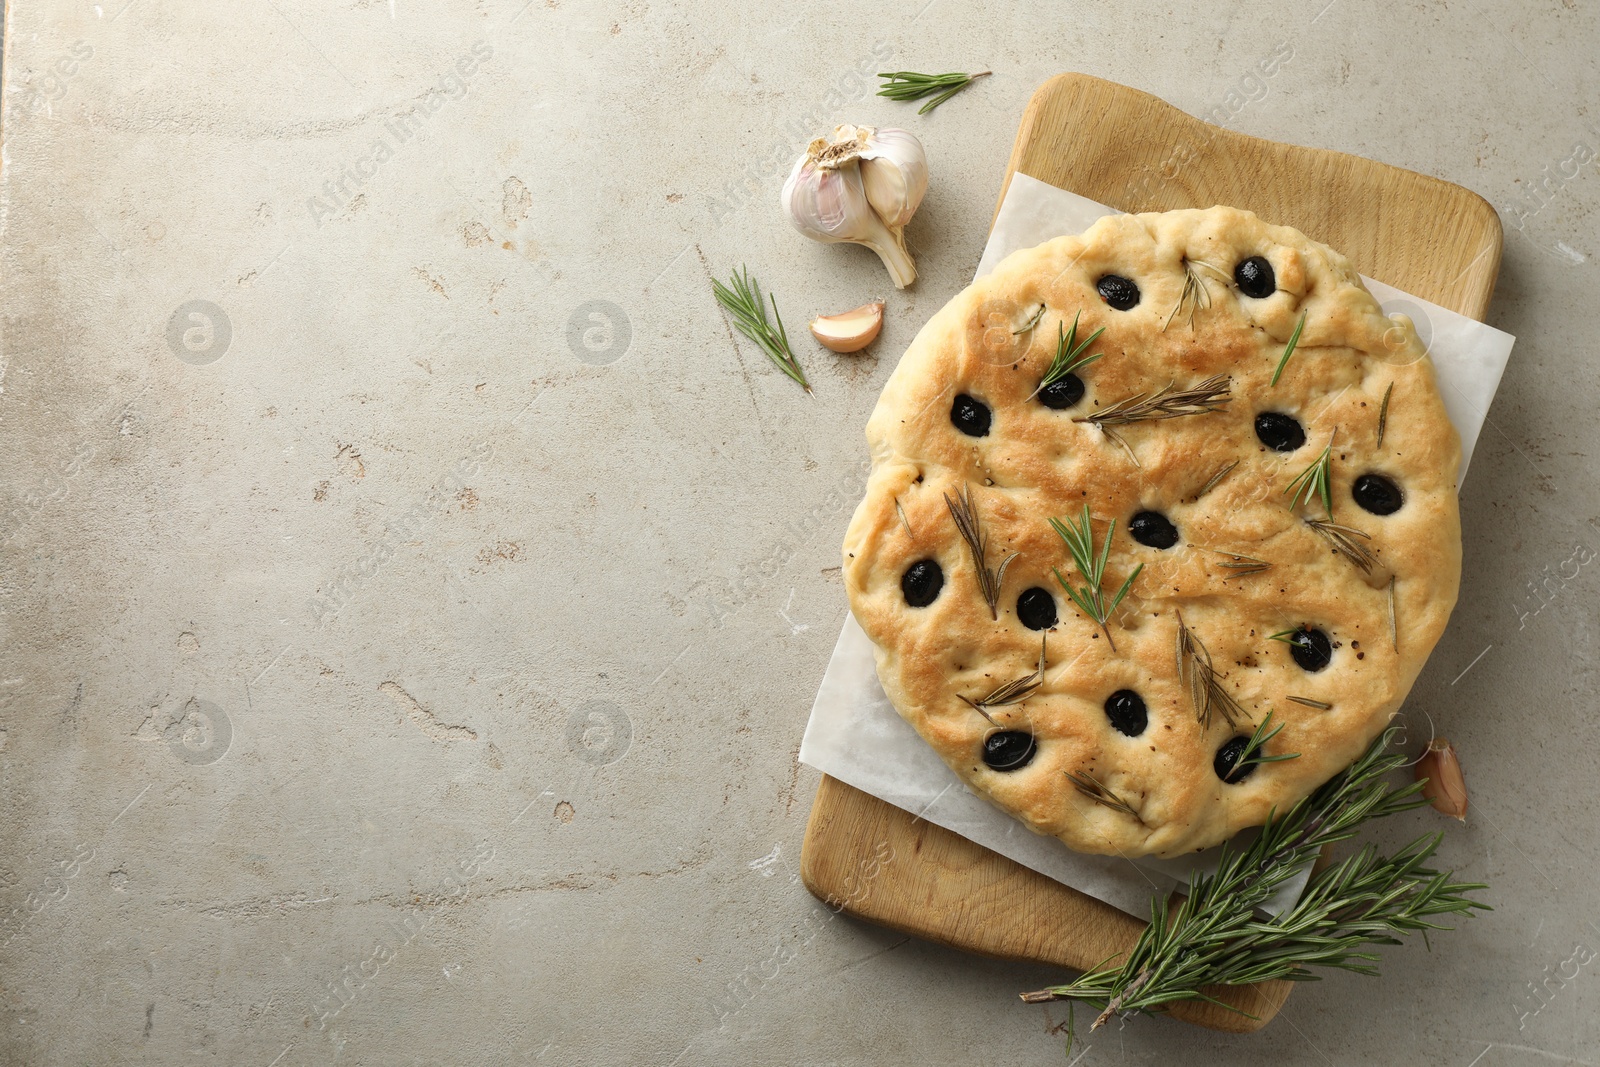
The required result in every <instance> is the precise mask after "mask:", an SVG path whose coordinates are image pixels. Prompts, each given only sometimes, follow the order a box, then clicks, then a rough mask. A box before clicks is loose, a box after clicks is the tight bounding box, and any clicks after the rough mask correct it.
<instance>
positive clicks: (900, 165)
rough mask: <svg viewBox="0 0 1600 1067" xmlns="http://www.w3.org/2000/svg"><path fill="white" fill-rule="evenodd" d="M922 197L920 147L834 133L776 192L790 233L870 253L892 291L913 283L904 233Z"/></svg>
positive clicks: (872, 134) (862, 131) (860, 132)
mask: <svg viewBox="0 0 1600 1067" xmlns="http://www.w3.org/2000/svg"><path fill="white" fill-rule="evenodd" d="M927 191H928V160H927V156H926V155H925V154H924V152H923V150H922V142H920V141H918V140H917V139H916V137H914V136H913V135H912V134H910V133H908V132H907V131H905V130H898V129H892V128H889V127H884V128H882V129H879V128H876V127H872V126H851V125H849V124H845V125H843V126H839V127H836V128H835V129H834V131H833V137H832V139H831V140H830V139H829V138H826V137H818V138H817V139H816V140H814V141H812V142H811V144H810V146H808V147H807V149H806V154H805V155H804V156H802V157H800V159H798V160H796V161H795V165H794V170H793V171H791V172H790V174H789V180H788V181H786V182H784V184H783V206H784V210H786V211H787V212H788V213H789V221H790V222H792V223H794V226H795V229H797V230H799V231H800V232H801V233H803V234H805V235H806V236H807V237H809V238H811V239H812V240H813V241H822V242H824V243H830V244H831V243H835V242H840V241H847V242H850V243H853V244H861V245H866V246H867V247H868V248H870V249H872V250H873V251H874V252H876V253H878V258H880V259H882V260H883V265H884V266H885V267H887V268H889V277H890V278H892V279H893V280H894V284H895V287H896V288H898V289H904V288H905V287H906V286H908V285H910V284H911V283H912V282H913V281H915V280H916V278H917V265H916V264H915V263H913V262H912V260H911V254H910V253H909V252H907V251H906V241H905V226H906V223H908V222H910V221H911V216H912V215H914V214H916V211H917V207H918V206H919V205H920V204H921V203H922V196H923V194H924V193H926V192H927Z"/></svg>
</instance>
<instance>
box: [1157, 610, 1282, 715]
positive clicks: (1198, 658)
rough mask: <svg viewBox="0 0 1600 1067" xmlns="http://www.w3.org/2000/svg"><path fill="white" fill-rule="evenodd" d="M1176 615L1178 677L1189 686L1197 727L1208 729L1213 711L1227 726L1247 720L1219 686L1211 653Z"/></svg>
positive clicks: (1237, 704) (1242, 709) (1240, 708)
mask: <svg viewBox="0 0 1600 1067" xmlns="http://www.w3.org/2000/svg"><path fill="white" fill-rule="evenodd" d="M1177 614H1178V680H1179V681H1180V682H1181V683H1182V684H1184V685H1187V686H1188V687H1189V702H1190V703H1191V704H1193V705H1194V713H1195V717H1196V718H1197V719H1199V720H1200V729H1202V730H1209V729H1211V713H1212V712H1214V711H1219V712H1221V713H1222V717H1223V718H1224V719H1226V720H1227V721H1228V725H1229V726H1236V725H1238V724H1239V722H1240V721H1241V720H1243V721H1245V722H1249V721H1250V716H1249V715H1248V714H1247V713H1246V712H1245V710H1244V708H1242V707H1240V706H1239V702H1238V701H1237V700H1235V699H1233V694H1231V693H1229V692H1228V691H1227V690H1226V689H1224V688H1223V687H1222V682H1221V680H1220V679H1218V678H1217V672H1216V669H1215V668H1214V667H1213V666H1212V665H1211V653H1210V651H1208V650H1207V649H1206V646H1205V643H1204V642H1203V641H1201V640H1200V639H1199V638H1198V637H1196V636H1195V634H1194V631H1193V630H1191V629H1189V628H1188V627H1187V626H1185V625H1184V624H1183V613H1182V612H1178V613H1177ZM1268 714H1269V715H1270V714H1271V713H1270V712H1268Z"/></svg>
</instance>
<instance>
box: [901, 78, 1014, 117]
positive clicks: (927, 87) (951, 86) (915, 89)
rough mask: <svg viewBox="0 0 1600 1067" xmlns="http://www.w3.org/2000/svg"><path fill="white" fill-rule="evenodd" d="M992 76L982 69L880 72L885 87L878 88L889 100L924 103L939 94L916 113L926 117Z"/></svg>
mask: <svg viewBox="0 0 1600 1067" xmlns="http://www.w3.org/2000/svg"><path fill="white" fill-rule="evenodd" d="M991 73H992V71H987V70H980V71H979V72H978V73H976V74H961V73H951V74H918V73H917V72H916V71H914V70H897V71H893V72H890V73H882V72H880V73H879V74H878V77H880V78H882V79H883V84H882V85H881V86H879V87H878V95H879V96H887V97H888V98H889V99H890V100H921V99H922V98H923V97H925V96H932V95H933V94H934V93H938V94H939V95H938V96H934V97H933V99H932V100H929V101H928V102H927V103H926V104H923V105H922V106H921V107H920V108H918V109H917V114H919V115H926V114H927V113H928V112H930V111H932V110H933V109H934V108H936V107H938V106H939V105H940V104H942V103H944V102H945V101H946V100H948V99H950V98H951V97H952V96H954V95H956V94H957V93H959V92H960V91H961V90H963V89H965V88H966V87H967V86H969V85H971V84H972V83H973V82H975V81H977V80H978V79H979V78H986V77H988V76H989V75H990V74H991Z"/></svg>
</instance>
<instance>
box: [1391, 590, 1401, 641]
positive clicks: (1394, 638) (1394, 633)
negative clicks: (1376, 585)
mask: <svg viewBox="0 0 1600 1067" xmlns="http://www.w3.org/2000/svg"><path fill="white" fill-rule="evenodd" d="M1394 578H1395V576H1394V575H1392V574H1391V575H1389V644H1390V646H1391V647H1392V648H1393V649H1394V650H1395V651H1396V652H1399V651H1400V631H1399V630H1398V629H1396V628H1395V625H1394Z"/></svg>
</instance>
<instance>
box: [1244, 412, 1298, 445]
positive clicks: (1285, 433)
mask: <svg viewBox="0 0 1600 1067" xmlns="http://www.w3.org/2000/svg"><path fill="white" fill-rule="evenodd" d="M1256 437H1258V438H1260V440H1261V443H1262V444H1264V445H1266V446H1267V447H1268V448H1270V449H1272V450H1273V451H1274V452H1293V451H1294V450H1295V449H1297V448H1299V447H1300V446H1301V445H1303V444H1305V443H1306V432H1305V430H1303V429H1301V427H1300V422H1299V420H1297V419H1296V418H1295V417H1294V416H1292V415H1285V414H1284V413H1283V412H1281V411H1263V412H1262V413H1261V414H1259V415H1257V416H1256Z"/></svg>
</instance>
